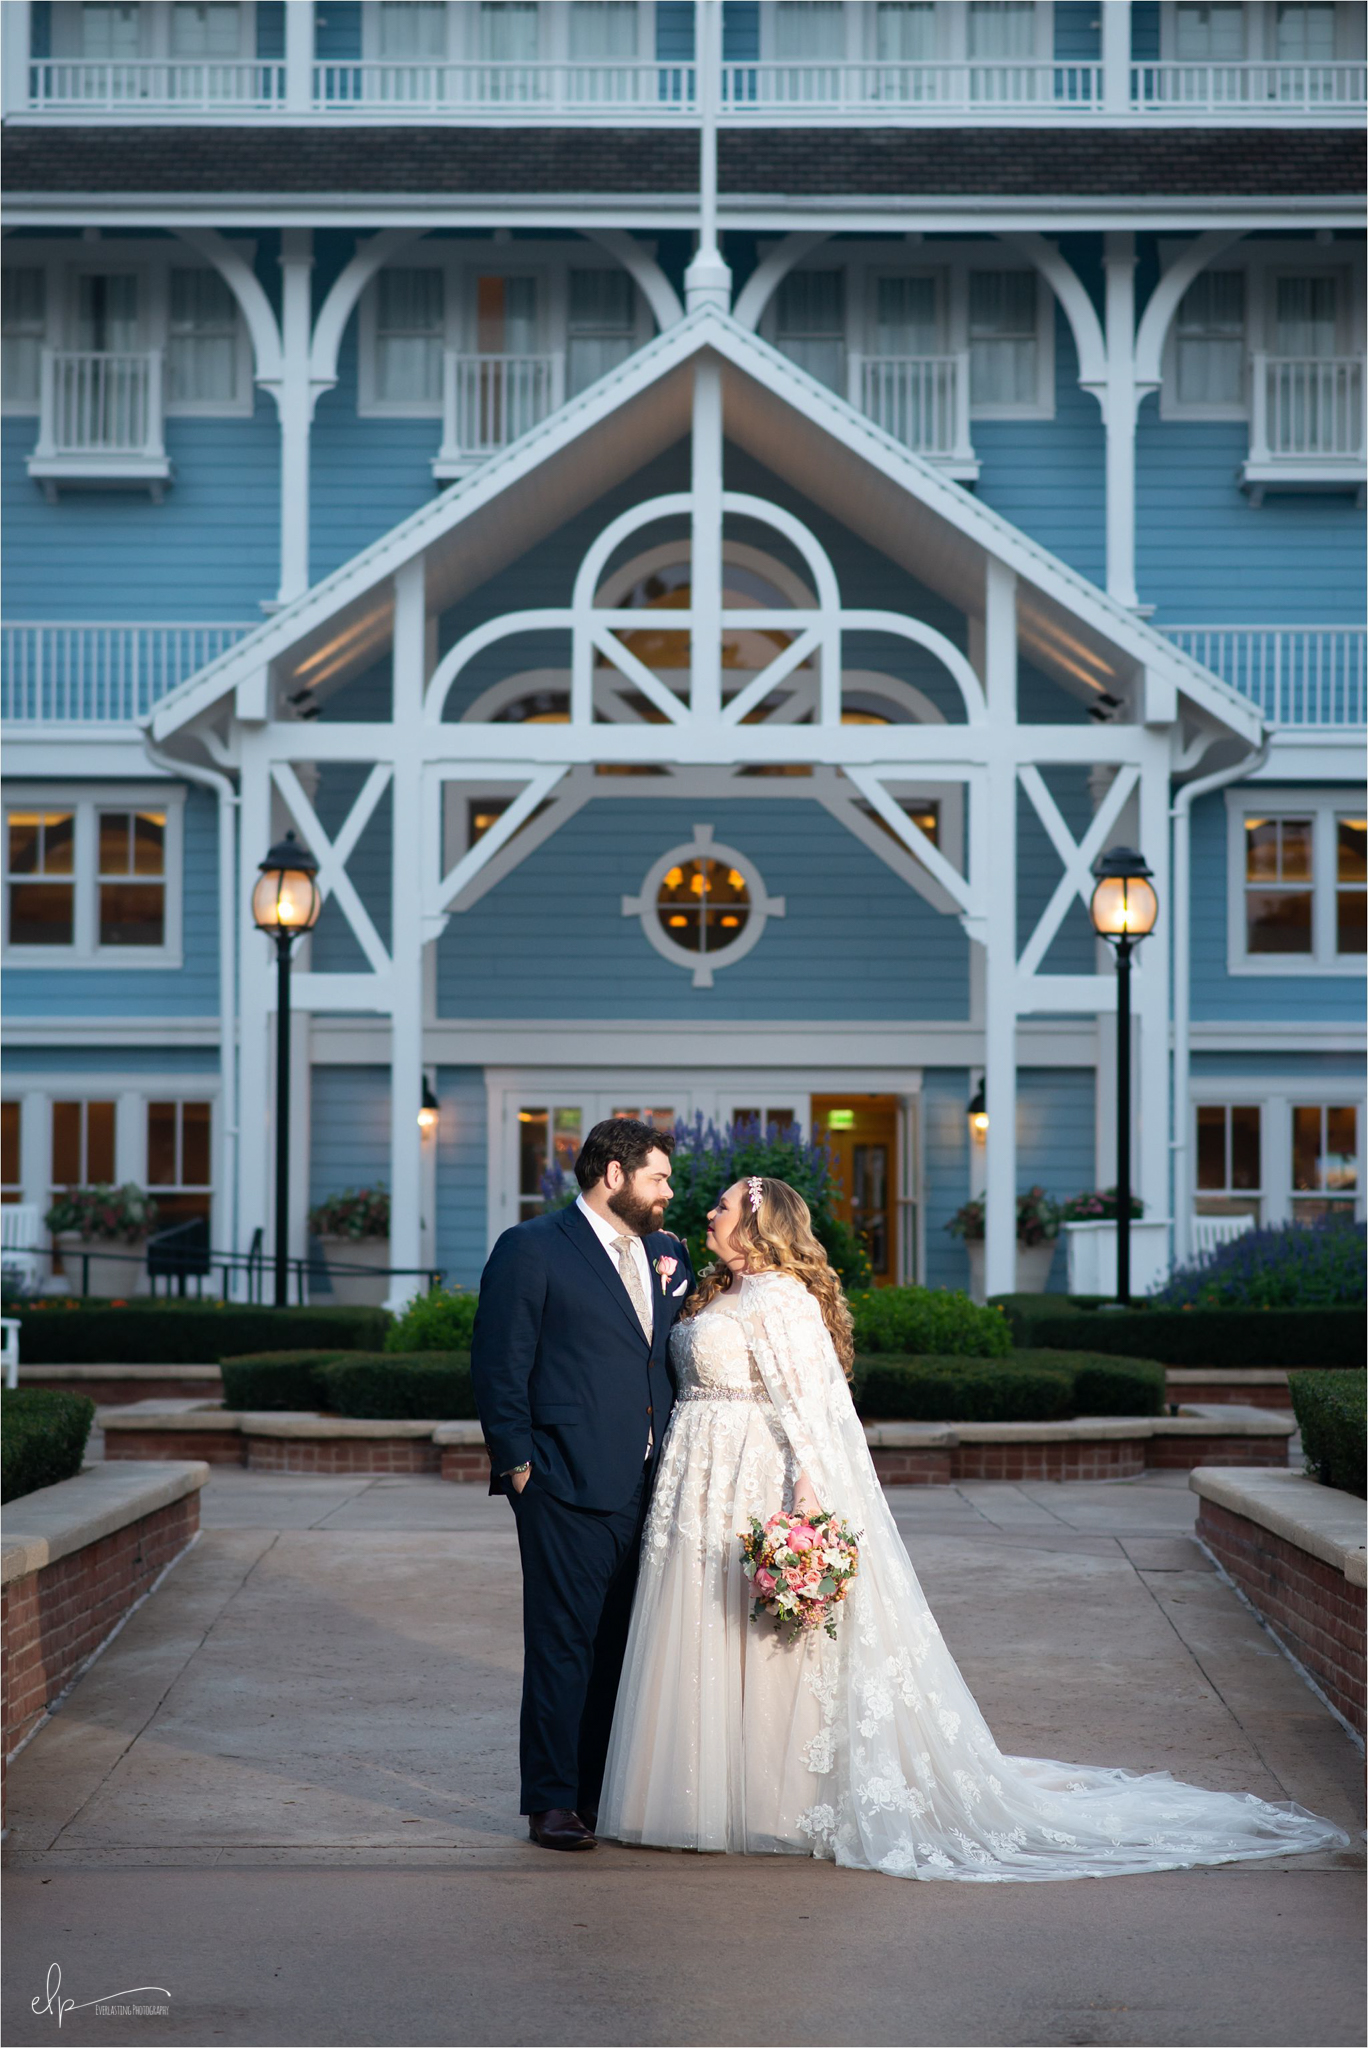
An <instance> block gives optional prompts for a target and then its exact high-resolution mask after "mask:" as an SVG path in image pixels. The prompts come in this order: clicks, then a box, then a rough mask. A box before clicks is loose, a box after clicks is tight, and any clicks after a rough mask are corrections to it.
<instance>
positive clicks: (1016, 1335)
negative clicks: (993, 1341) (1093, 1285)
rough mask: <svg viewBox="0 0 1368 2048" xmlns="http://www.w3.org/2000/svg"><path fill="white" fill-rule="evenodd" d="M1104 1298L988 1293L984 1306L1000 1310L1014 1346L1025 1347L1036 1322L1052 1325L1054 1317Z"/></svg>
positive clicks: (1071, 1312)
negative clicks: (1005, 1319)
mask: <svg viewBox="0 0 1368 2048" xmlns="http://www.w3.org/2000/svg"><path fill="white" fill-rule="evenodd" d="M1105 1299H1106V1296H1105V1295H1100V1294H1097V1295H1094V1294H990V1295H989V1297H988V1306H989V1308H1000V1309H1001V1310H1002V1313H1003V1314H1004V1315H1005V1316H1006V1318H1007V1325H1008V1328H1009V1329H1010V1330H1011V1332H1012V1342H1013V1343H1014V1344H1018V1345H1028V1344H1030V1343H1031V1341H1032V1340H1031V1332H1032V1330H1034V1328H1035V1326H1036V1324H1037V1323H1043V1322H1053V1321H1054V1320H1055V1319H1056V1318H1057V1317H1058V1316H1067V1315H1074V1314H1076V1313H1077V1312H1078V1311H1079V1310H1080V1309H1085V1308H1096V1307H1097V1306H1098V1304H1099V1302H1101V1301H1104V1300H1105Z"/></svg>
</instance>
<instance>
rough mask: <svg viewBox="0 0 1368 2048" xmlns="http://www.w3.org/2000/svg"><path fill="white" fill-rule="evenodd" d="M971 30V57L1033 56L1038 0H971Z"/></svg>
mask: <svg viewBox="0 0 1368 2048" xmlns="http://www.w3.org/2000/svg"><path fill="white" fill-rule="evenodd" d="M968 30H969V56H970V58H971V60H972V59H974V58H978V59H983V58H988V59H990V60H991V59H994V58H997V59H1004V58H1005V59H1013V58H1023V57H1028V58H1029V57H1034V55H1035V53H1036V41H1035V39H1036V8H1035V0H969V24H968Z"/></svg>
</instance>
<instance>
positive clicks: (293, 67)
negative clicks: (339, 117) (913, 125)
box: [285, 0, 314, 114]
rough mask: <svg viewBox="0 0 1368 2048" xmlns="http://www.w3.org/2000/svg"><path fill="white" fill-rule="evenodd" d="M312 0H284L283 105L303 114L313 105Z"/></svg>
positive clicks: (287, 108) (287, 109) (291, 110)
mask: <svg viewBox="0 0 1368 2048" xmlns="http://www.w3.org/2000/svg"><path fill="white" fill-rule="evenodd" d="M313 68H314V0H285V108H286V111H287V112H288V113H291V114H307V113H308V112H309V111H310V109H311V108H312V106H313Z"/></svg>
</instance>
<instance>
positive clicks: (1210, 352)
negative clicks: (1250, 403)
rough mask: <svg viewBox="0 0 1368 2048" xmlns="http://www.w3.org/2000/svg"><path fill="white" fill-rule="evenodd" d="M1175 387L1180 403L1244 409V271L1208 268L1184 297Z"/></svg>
mask: <svg viewBox="0 0 1368 2048" xmlns="http://www.w3.org/2000/svg"><path fill="white" fill-rule="evenodd" d="M1173 356H1174V384H1175V395H1176V397H1177V400H1178V403H1179V404H1180V405H1185V406H1187V405H1191V406H1203V407H1206V406H1215V405H1220V406H1239V405H1240V404H1241V403H1242V402H1243V398H1244V360H1245V281H1244V273H1243V272H1242V271H1239V270H1208V271H1204V272H1203V273H1202V275H1201V276H1200V277H1197V278H1194V279H1193V281H1192V283H1191V284H1190V285H1189V286H1188V288H1187V291H1186V292H1185V293H1184V295H1183V301H1182V304H1181V305H1180V306H1179V308H1178V313H1177V318H1176V320H1175V323H1174V342H1173Z"/></svg>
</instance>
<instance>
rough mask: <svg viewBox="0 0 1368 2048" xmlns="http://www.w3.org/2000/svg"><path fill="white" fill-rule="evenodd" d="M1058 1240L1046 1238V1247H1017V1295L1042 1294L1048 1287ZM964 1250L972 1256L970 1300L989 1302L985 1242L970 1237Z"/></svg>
mask: <svg viewBox="0 0 1368 2048" xmlns="http://www.w3.org/2000/svg"><path fill="white" fill-rule="evenodd" d="M1057 1242H1058V1240H1057V1239H1056V1238H1053V1237H1047V1238H1046V1240H1045V1242H1044V1243H1043V1244H1030V1245H1027V1244H1019V1245H1018V1246H1017V1248H1016V1292H1017V1293H1018V1294H1043V1293H1044V1292H1045V1289H1046V1287H1047V1286H1048V1284H1049V1279H1050V1268H1051V1266H1052V1265H1053V1264H1054V1255H1055V1247H1056V1244H1057ZM964 1249H965V1250H966V1251H967V1252H968V1254H969V1298H970V1300H971V1301H977V1302H983V1301H984V1300H986V1299H987V1296H986V1294H985V1292H984V1281H983V1239H982V1238H981V1237H980V1238H968V1239H966V1240H965V1246H964Z"/></svg>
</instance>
